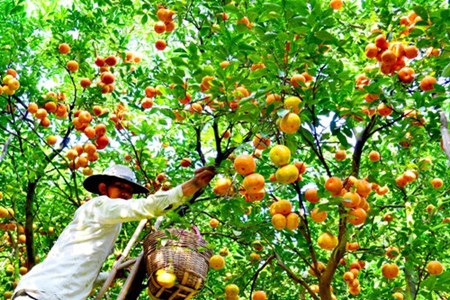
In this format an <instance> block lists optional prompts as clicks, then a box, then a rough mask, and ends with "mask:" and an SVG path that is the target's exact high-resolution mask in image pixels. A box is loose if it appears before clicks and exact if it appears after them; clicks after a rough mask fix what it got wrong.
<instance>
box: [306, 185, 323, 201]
mask: <svg viewBox="0 0 450 300" xmlns="http://www.w3.org/2000/svg"><path fill="white" fill-rule="evenodd" d="M304 196H305V199H306V201H309V202H311V203H317V202H319V200H320V197H319V196H318V195H317V189H314V188H312V189H308V190H306V191H305V195H304Z"/></svg>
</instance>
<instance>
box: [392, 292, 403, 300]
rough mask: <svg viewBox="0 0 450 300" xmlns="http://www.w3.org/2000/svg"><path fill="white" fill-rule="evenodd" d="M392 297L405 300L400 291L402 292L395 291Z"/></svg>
mask: <svg viewBox="0 0 450 300" xmlns="http://www.w3.org/2000/svg"><path fill="white" fill-rule="evenodd" d="M392 297H394V298H395V299H396V300H403V299H404V297H403V294H402V293H400V292H395V293H393V294H392Z"/></svg>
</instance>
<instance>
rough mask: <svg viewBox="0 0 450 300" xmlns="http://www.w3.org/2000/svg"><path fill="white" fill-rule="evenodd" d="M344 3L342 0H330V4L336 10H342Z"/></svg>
mask: <svg viewBox="0 0 450 300" xmlns="http://www.w3.org/2000/svg"><path fill="white" fill-rule="evenodd" d="M343 4H344V2H343V1H342V0H331V1H330V6H331V8H332V9H334V10H340V9H341V8H342V5H343Z"/></svg>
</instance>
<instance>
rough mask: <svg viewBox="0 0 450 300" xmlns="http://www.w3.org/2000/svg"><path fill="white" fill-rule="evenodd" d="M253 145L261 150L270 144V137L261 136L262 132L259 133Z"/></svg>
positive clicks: (254, 138)
mask: <svg viewBox="0 0 450 300" xmlns="http://www.w3.org/2000/svg"><path fill="white" fill-rule="evenodd" d="M252 143H253V147H255V148H256V149H259V150H264V149H266V148H267V147H269V146H270V139H269V138H267V137H263V136H261V134H259V133H257V134H256V135H255V136H254V137H253V140H252Z"/></svg>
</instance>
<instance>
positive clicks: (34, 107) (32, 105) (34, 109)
mask: <svg viewBox="0 0 450 300" xmlns="http://www.w3.org/2000/svg"><path fill="white" fill-rule="evenodd" d="M38 108H39V107H38V105H37V104H36V103H34V102H31V103H30V104H28V107H27V111H28V112H29V113H30V114H34V113H36V112H37V110H38Z"/></svg>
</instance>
